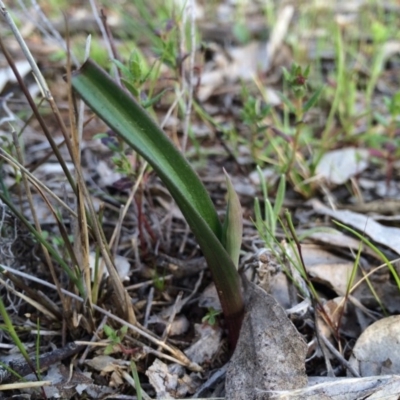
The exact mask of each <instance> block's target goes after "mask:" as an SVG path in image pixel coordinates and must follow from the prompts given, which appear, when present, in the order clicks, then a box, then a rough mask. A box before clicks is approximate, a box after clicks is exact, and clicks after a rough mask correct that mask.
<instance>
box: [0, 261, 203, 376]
mask: <svg viewBox="0 0 400 400" xmlns="http://www.w3.org/2000/svg"><path fill="white" fill-rule="evenodd" d="M0 268H1V269H3V270H5V272H4V271H2V272H3V274H4V273H5V274H7V273H8V272H11V273H13V274H15V275H19V276H22V277H24V278H26V279H29V280H31V281H34V282H37V283H40V284H41V285H44V286H47V287H49V288H51V289H53V290H56V287H55V286H54V285H53V284H51V283H49V282H46V281H43V280H42V279H39V278H36V277H35V276H31V275H28V274H26V273H24V272H21V271H18V270H16V269H14V268H11V267H7V266H5V265H2V264H0ZM61 290H62V292H63V293H64V294H65V295H67V296H69V297H71V298H73V299H75V300H77V301H79V302H81V303H83V302H84V300H83V299H82V297H79V296H77V295H76V294H74V293H71V292H69V291H68V290H65V289H61ZM93 309H94V310H96V311H98V312H100V313H102V314H103V315H106V316H107V317H108V318H111V319H113V320H114V321H117V322H119V323H120V324H121V325H124V326H127V327H128V328H130V329H131V330H133V331H134V332H136V333H137V334H139V335H141V336H143V337H145V338H146V339H148V340H149V341H151V342H152V343H154V344H155V345H157V346H160V347H162V348H163V349H164V350H167V351H169V352H170V353H171V354H172V355H173V356H174V357H175V360H174V361H175V362H177V363H178V364H181V365H184V366H185V367H187V368H188V369H190V370H192V371H196V372H200V371H202V368H201V367H200V366H199V365H197V364H196V363H193V362H191V361H190V360H189V359H188V358H187V357H186V355H185V354H184V353H182V352H181V351H180V350H178V349H175V348H173V347H171V346H169V345H167V344H165V343H164V342H163V341H161V340H159V339H157V338H156V337H154V336H152V335H151V334H149V333H147V332H146V331H144V330H143V329H140V328H138V327H137V326H135V325H132V324H130V323H128V322H126V321H124V320H123V319H122V318H119V317H117V316H116V315H114V314H112V313H110V312H109V311H106V310H104V309H103V308H101V307H99V306H97V305H95V304H93Z"/></svg>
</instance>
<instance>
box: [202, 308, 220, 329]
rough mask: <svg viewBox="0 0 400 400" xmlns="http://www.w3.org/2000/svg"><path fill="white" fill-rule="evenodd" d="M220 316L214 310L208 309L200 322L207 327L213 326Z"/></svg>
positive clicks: (218, 312)
mask: <svg viewBox="0 0 400 400" xmlns="http://www.w3.org/2000/svg"><path fill="white" fill-rule="evenodd" d="M219 314H221V312H220V311H218V310H215V309H214V308H212V307H210V308H209V309H208V311H207V314H206V315H205V316H204V317H203V318H202V319H201V322H204V323H207V324H208V325H211V326H214V325H215V324H216V322H217V317H218V315H219Z"/></svg>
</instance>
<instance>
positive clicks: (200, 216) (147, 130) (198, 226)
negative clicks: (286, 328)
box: [71, 60, 244, 346]
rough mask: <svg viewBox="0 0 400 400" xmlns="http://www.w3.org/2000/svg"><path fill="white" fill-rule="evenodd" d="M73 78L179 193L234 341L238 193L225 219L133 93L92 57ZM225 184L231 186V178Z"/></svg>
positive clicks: (238, 306)
mask: <svg viewBox="0 0 400 400" xmlns="http://www.w3.org/2000/svg"><path fill="white" fill-rule="evenodd" d="M71 84H72V87H73V88H74V89H75V90H76V91H77V92H78V93H79V94H80V96H81V97H82V99H83V100H84V101H85V102H86V103H87V104H88V105H89V106H90V107H91V108H92V110H93V111H94V112H95V113H96V114H98V115H99V117H100V118H102V119H103V120H104V121H105V122H106V123H107V124H108V125H109V126H110V128H111V129H113V131H114V132H115V133H116V134H117V135H118V136H119V137H120V138H121V139H122V140H124V141H125V142H126V143H127V144H128V145H129V146H131V147H132V148H133V149H134V150H135V151H136V152H137V153H139V154H140V155H141V156H142V157H143V158H144V159H145V160H146V161H147V162H148V163H149V164H150V165H151V166H152V167H153V169H154V170H155V172H156V173H157V174H158V175H159V177H160V178H161V180H162V181H163V182H164V184H165V186H166V187H167V189H168V190H169V192H170V193H171V195H172V197H173V198H174V199H175V201H176V203H177V205H178V207H179V208H180V209H181V211H182V214H183V215H184V217H185V218H186V221H187V222H188V224H189V226H190V227H191V229H192V232H193V233H194V235H195V237H196V239H197V241H198V243H199V245H200V248H201V249H202V251H203V253H204V256H205V258H206V260H207V264H208V266H209V268H210V270H211V273H212V276H213V280H214V282H215V285H216V288H217V292H218V295H219V298H220V301H221V305H222V309H223V312H224V315H225V318H226V321H227V325H228V328H229V335H230V341H231V344H232V346H235V344H236V341H237V339H238V335H239V331H240V326H241V321H242V318H243V310H244V306H243V298H242V293H241V288H240V286H241V285H240V278H239V274H238V271H237V262H238V254H239V253H238V252H239V249H240V243H241V236H242V224H241V218H242V215H241V210H240V204H239V199H238V197H237V195H236V193H235V192H234V190H228V195H229V196H228V207H227V214H226V217H225V218H226V219H225V223H224V225H221V223H220V221H219V218H218V215H217V212H216V210H215V208H214V205H213V203H212V201H211V199H210V196H209V195H208V193H207V191H206V189H205V187H204V186H203V184H202V183H201V181H200V179H199V178H198V176H197V175H196V173H195V172H194V170H193V169H192V168H191V166H190V165H189V163H188V162H187V161H186V159H185V158H184V156H183V155H182V154H181V153H180V152H179V151H178V150H177V148H176V147H175V146H174V145H173V144H172V142H171V141H170V139H169V138H168V137H167V136H166V135H165V134H164V133H163V132H162V131H161V130H160V128H159V127H158V126H157V124H156V123H155V122H154V121H153V119H152V118H151V117H150V116H149V115H148V114H147V112H146V111H145V110H144V109H143V108H142V107H141V106H140V104H138V102H137V101H136V100H135V99H134V98H133V97H132V96H131V95H130V94H129V93H127V92H126V91H125V90H123V89H122V88H121V87H119V86H118V85H117V84H116V83H115V82H114V81H113V80H112V78H111V77H110V76H108V75H107V74H106V73H105V72H104V71H103V70H101V69H100V68H99V67H98V66H97V65H96V64H95V63H93V61H91V60H88V61H87V62H85V63H84V65H83V66H82V67H81V68H80V69H79V70H78V71H76V72H74V73H73V76H72V78H71ZM227 184H228V188H230V187H231V184H230V182H229V179H228V178H227Z"/></svg>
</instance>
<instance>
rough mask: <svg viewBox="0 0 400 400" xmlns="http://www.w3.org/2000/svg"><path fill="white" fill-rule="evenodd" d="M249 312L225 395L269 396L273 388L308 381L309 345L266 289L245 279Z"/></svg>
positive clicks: (262, 399)
mask: <svg viewBox="0 0 400 400" xmlns="http://www.w3.org/2000/svg"><path fill="white" fill-rule="evenodd" d="M243 285H244V291H245V302H246V314H245V317H244V320H243V325H242V329H241V331H240V336H239V341H238V344H237V347H236V350H235V352H234V354H233V356H232V359H231V361H230V363H229V365H228V371H227V376H226V383H225V387H226V398H227V399H229V400H242V399H243V400H252V399H254V400H256V399H257V400H266V399H270V398H271V391H277V390H291V389H299V388H302V387H304V386H305V385H307V375H306V373H305V359H306V354H307V345H306V343H305V342H304V340H303V338H302V337H301V335H300V334H299V332H298V331H297V329H296V328H295V326H294V325H293V324H292V322H291V321H290V320H289V318H288V317H287V316H286V313H285V311H284V310H283V308H282V307H281V306H280V305H279V304H278V303H277V301H276V300H275V299H274V298H273V297H272V296H270V295H268V294H267V293H266V292H265V291H264V290H263V289H261V288H260V287H258V286H256V285H254V284H253V283H251V282H249V281H247V280H246V278H244V279H243Z"/></svg>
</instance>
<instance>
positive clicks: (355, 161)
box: [316, 147, 369, 185]
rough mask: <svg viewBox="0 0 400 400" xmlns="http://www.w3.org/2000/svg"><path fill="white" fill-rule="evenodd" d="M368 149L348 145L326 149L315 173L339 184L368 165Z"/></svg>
mask: <svg viewBox="0 0 400 400" xmlns="http://www.w3.org/2000/svg"><path fill="white" fill-rule="evenodd" d="M368 157H369V152H368V150H364V149H356V148H355V147H348V148H344V149H339V150H333V151H328V152H327V153H325V154H324V155H323V157H322V158H321V161H320V162H319V164H318V166H317V171H316V172H317V174H318V175H320V176H322V177H323V178H325V179H326V180H327V181H328V182H329V183H333V184H335V185H341V184H343V183H345V182H346V181H347V180H348V179H350V178H351V177H352V176H354V175H356V174H359V173H360V172H362V171H364V170H365V169H366V168H367V167H368V162H367V160H368Z"/></svg>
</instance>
